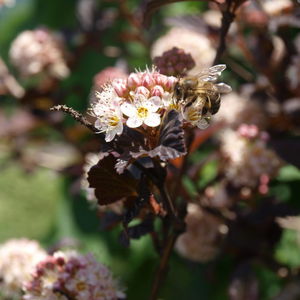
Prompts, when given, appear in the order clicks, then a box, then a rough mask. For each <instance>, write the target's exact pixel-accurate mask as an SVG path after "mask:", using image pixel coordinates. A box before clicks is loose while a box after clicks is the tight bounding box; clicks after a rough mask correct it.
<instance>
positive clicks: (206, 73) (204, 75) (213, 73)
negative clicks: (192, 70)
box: [197, 65, 226, 82]
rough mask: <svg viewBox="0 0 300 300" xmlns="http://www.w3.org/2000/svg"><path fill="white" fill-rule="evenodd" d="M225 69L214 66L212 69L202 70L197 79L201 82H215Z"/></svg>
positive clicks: (224, 66)
mask: <svg viewBox="0 0 300 300" xmlns="http://www.w3.org/2000/svg"><path fill="white" fill-rule="evenodd" d="M225 69H226V65H215V66H213V67H210V68H207V69H204V70H202V71H201V72H200V73H199V74H198V75H197V77H198V78H199V79H200V80H203V81H212V82H215V81H216V80H217V79H218V77H219V76H220V75H221V73H222V72H223V71H224V70H225Z"/></svg>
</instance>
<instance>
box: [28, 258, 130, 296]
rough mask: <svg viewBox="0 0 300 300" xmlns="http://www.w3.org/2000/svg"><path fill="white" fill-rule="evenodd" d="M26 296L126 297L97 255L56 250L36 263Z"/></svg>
mask: <svg viewBox="0 0 300 300" xmlns="http://www.w3.org/2000/svg"><path fill="white" fill-rule="evenodd" d="M24 290H25V295H24V297H23V299H24V300H31V299H32V300H35V299H64V300H65V299H66V300H67V299H70V298H71V299H77V300H85V299H91V300H100V299H101V300H102V299H103V300H104V299H105V300H116V299H122V298H124V297H125V294H124V293H123V292H122V291H121V290H120V289H119V287H118V284H117V282H115V281H114V279H113V278H112V274H111V272H110V271H109V270H108V269H107V267H105V266H104V265H102V264H100V263H98V262H97V261H96V259H95V258H94V257H93V255H91V254H88V255H85V256H84V255H80V254H78V253H75V252H66V253H63V252H55V253H54V254H53V255H52V256H47V257H46V258H45V259H44V260H42V261H40V262H39V264H38V265H37V266H36V270H35V272H34V273H33V276H32V278H31V280H30V281H28V282H27V283H25V284H24Z"/></svg>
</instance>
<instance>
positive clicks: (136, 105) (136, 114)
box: [91, 70, 177, 142]
mask: <svg viewBox="0 0 300 300" xmlns="http://www.w3.org/2000/svg"><path fill="white" fill-rule="evenodd" d="M176 81H177V79H176V78H175V77H171V76H165V75H162V74H160V73H159V72H157V71H155V70H152V71H149V70H147V71H145V72H136V73H131V74H130V75H129V76H128V78H127V79H115V80H113V81H112V83H111V84H108V85H106V86H104V87H103V89H102V90H101V92H96V101H95V102H94V103H93V104H92V109H91V115H93V116H94V117H96V118H97V120H96V122H95V127H96V128H98V129H99V131H100V132H105V133H106V136H105V140H106V141H107V142H110V141H112V140H113V139H114V138H115V136H116V135H121V134H122V132H123V123H126V125H127V126H128V127H130V128H138V127H141V126H142V127H144V128H145V129H146V128H147V127H152V128H153V127H157V126H158V125H160V123H161V114H160V113H159V111H162V109H164V108H166V107H167V106H168V105H170V104H171V99H172V88H173V86H174V84H175V82H176Z"/></svg>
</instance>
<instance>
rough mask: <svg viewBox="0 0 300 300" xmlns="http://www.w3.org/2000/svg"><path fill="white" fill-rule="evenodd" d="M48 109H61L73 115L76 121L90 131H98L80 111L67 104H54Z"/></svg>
mask: <svg viewBox="0 0 300 300" xmlns="http://www.w3.org/2000/svg"><path fill="white" fill-rule="evenodd" d="M50 110H52V111H63V112H65V113H67V114H68V115H70V116H71V117H73V119H75V120H76V121H78V122H79V123H81V124H82V125H84V126H85V127H87V128H88V129H90V130H91V131H93V132H95V133H99V130H98V129H97V128H96V127H95V126H94V125H93V124H91V123H90V122H89V121H88V120H87V119H86V118H85V117H84V116H83V115H82V114H81V113H79V112H78V111H76V110H75V109H73V108H71V107H68V106H67V105H56V106H54V107H51V108H50Z"/></svg>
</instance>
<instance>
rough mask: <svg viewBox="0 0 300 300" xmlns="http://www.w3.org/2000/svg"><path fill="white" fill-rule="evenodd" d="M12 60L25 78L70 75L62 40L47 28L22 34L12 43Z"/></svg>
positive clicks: (10, 53) (63, 76)
mask: <svg viewBox="0 0 300 300" xmlns="http://www.w3.org/2000/svg"><path fill="white" fill-rule="evenodd" d="M9 55H10V60H11V63H12V64H13V65H14V66H15V67H16V69H17V70H18V71H19V72H20V74H21V75H22V76H24V77H30V76H33V75H37V74H39V75H41V74H44V75H48V76H50V77H54V78H65V77H67V76H68V75H69V69H68V67H67V65H66V55H65V51H64V47H63V42H62V40H61V39H60V38H59V37H58V36H57V35H56V34H55V33H53V32H51V31H49V30H48V29H45V28H38V29H35V30H26V31H23V32H21V33H20V34H19V35H18V36H17V37H16V39H15V40H14V41H13V42H12V45H11V48H10V52H9Z"/></svg>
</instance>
